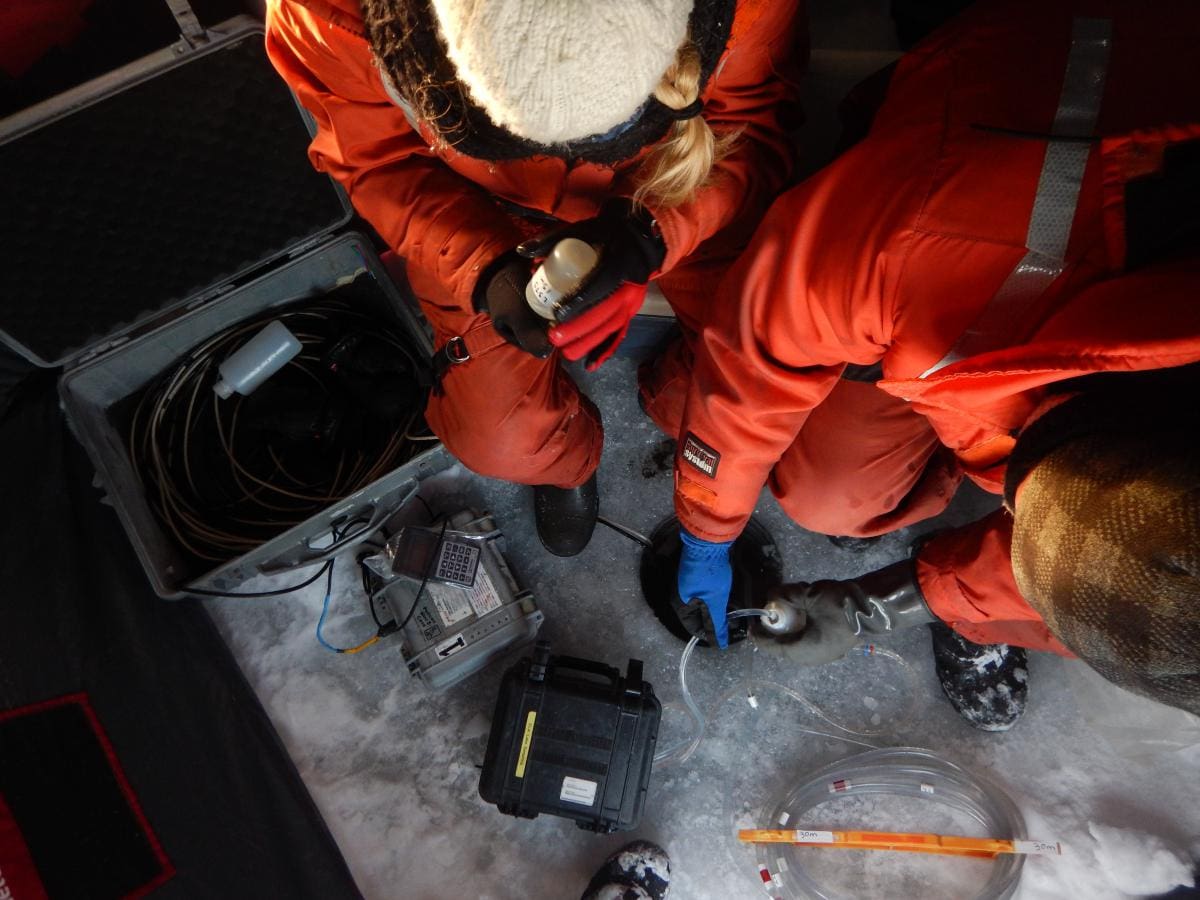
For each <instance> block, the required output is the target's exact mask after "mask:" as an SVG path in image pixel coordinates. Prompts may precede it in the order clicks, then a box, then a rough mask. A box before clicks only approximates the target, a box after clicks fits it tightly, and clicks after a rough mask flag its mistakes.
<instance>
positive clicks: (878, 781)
mask: <svg viewBox="0 0 1200 900" xmlns="http://www.w3.org/2000/svg"><path fill="white" fill-rule="evenodd" d="M835 781H840V782H842V783H843V784H841V785H839V787H838V793H837V794H836V796H837V797H855V796H864V795H869V794H890V795H893V796H903V797H915V798H918V799H921V800H925V801H928V802H931V803H940V804H942V805H943V806H947V807H949V808H951V809H954V810H957V811H958V812H961V813H964V814H965V815H967V816H969V817H970V818H972V819H974V820H975V821H976V822H978V823H979V824H980V825H981V826H982V827H983V829H984V834H986V835H988V836H989V837H997V838H1015V839H1020V838H1024V837H1025V819H1024V817H1023V816H1022V815H1021V811H1020V810H1019V809H1017V807H1016V804H1014V803H1013V801H1012V800H1011V799H1009V797H1008V795H1007V794H1005V793H1004V792H1003V791H1001V790H1000V789H999V788H998V787H996V786H995V785H993V784H992V783H991V782H989V781H987V780H986V779H984V778H980V777H979V776H977V775H974V774H972V773H970V772H968V771H966V770H965V769H963V768H961V767H959V766H957V765H955V764H954V763H952V762H949V761H947V760H945V759H942V758H941V757H939V756H937V755H936V754H935V753H933V751H931V750H923V749H920V748H918V747H892V748H886V749H881V750H869V751H867V752H865V753H859V754H856V755H854V756H850V757H847V758H846V759H843V760H839V761H837V762H834V763H831V764H830V765H828V766H825V767H824V768H822V769H820V770H818V771H817V772H815V773H813V774H812V775H809V776H806V777H805V778H804V780H803V781H801V782H800V783H799V784H797V785H796V786H795V787H794V788H793V789H792V790H791V791H790V792H789V793H788V794H787V796H785V797H784V798H783V799H782V800H781V801H780V802H779V804H778V805H777V806H776V807H775V809H774V810H773V811H772V812H771V816H770V819H769V821H771V822H778V821H779V820H780V819H781V818H784V820H785V821H789V822H791V823H798V822H801V821H803V818H804V814H805V813H806V812H808V811H809V810H811V809H813V808H814V807H816V806H819V805H820V804H822V803H825V802H828V801H829V800H830V798H831V797H833V796H835V795H834V794H831V793H830V785H831V784H832V783H833V782H835ZM757 854H758V862H759V864H760V865H763V866H765V867H766V868H767V869H768V870H769V871H770V872H771V873H772V874H773V875H777V876H778V877H779V879H780V881H782V887H783V890H784V891H785V892H786V894H785V896H788V897H791V898H794V900H800V898H813V900H850V898H848V897H847V896H846V895H841V894H836V893H833V892H831V891H828V890H826V889H825V888H823V887H821V886H820V885H819V884H817V883H816V881H814V880H813V879H812V878H811V877H809V875H808V874H807V872H805V870H804V868H803V866H802V865H801V860H800V858H799V857H800V854H799V853H797V852H796V848H795V847H792V846H791V845H779V844H775V845H766V844H759V845H758V848H757ZM781 855H784V856H786V857H787V859H788V865H787V866H786V867H781V866H779V865H778V863H777V859H778V858H779V857H780V856H781ZM1024 862H1025V857H1024V856H1023V855H1021V854H1016V853H1002V854H999V855H998V856H997V857H996V859H995V862H994V863H993V865H992V871H991V875H990V876H989V878H988V880H987V882H986V883H985V884H984V885H983V887H982V888H981V889H980V891H979V893H977V894H976V895H975V900H1007V898H1009V897H1011V896H1012V895H1013V893H1014V892H1015V891H1016V889H1017V885H1018V883H1019V882H1020V879H1021V868H1022V866H1023V865H1024Z"/></svg>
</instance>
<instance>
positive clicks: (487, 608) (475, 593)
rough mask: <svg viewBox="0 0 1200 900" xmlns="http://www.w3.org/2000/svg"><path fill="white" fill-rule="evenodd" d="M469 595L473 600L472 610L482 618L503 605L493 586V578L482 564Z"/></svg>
mask: <svg viewBox="0 0 1200 900" xmlns="http://www.w3.org/2000/svg"><path fill="white" fill-rule="evenodd" d="M467 593H468V594H469V595H470V598H471V608H472V609H473V610H475V615H477V616H479V617H480V618H482V617H483V616H486V615H487V614H488V613H490V612H491V611H492V610H494V609H499V608H500V607H501V605H502V604H501V603H500V595H499V594H498V593H497V592H496V586H495V585H494V584H492V579H491V576H490V575H488V573H487V570H486V569H485V568H484V567H483V564H482V563H480V566H479V569H478V571H477V572H476V573H475V583H474V584H473V585H471V589H470V590H469V591H468V592H467Z"/></svg>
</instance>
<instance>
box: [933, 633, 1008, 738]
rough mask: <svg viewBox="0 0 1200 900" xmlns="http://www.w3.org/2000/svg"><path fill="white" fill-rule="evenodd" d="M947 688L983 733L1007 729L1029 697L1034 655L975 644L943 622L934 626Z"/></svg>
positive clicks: (937, 657)
mask: <svg viewBox="0 0 1200 900" xmlns="http://www.w3.org/2000/svg"><path fill="white" fill-rule="evenodd" d="M929 628H930V631H931V632H932V634H933V658H934V665H935V667H936V669H937V676H938V681H940V682H941V683H942V690H943V691H945V692H946V696H947V697H948V698H949V699H950V702H951V703H952V704H953V705H954V708H955V709H957V710H958V713H959V715H961V716H962V717H963V718H964V719H966V720H967V721H968V722H970V723H971V724H972V725H974V726H975V727H976V728H979V729H981V730H983V731H1007V730H1008V729H1010V728H1012V727H1013V725H1015V724H1016V721H1017V719H1019V718H1021V713H1023V712H1025V703H1026V701H1027V700H1028V698H1029V684H1028V681H1029V670H1028V668H1027V661H1028V654H1027V653H1026V651H1025V648H1024V647H1011V646H1009V645H1008V644H973V643H971V641H968V640H967V639H966V638H964V637H963V636H962V635H960V634H957V633H956V632H954V631H953V630H951V629H950V628H949V627H948V626H946V625H943V624H942V623H940V622H937V623H934V624H932V625H930V626H929Z"/></svg>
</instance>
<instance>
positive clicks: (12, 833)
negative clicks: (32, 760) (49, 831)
mask: <svg viewBox="0 0 1200 900" xmlns="http://www.w3.org/2000/svg"><path fill="white" fill-rule="evenodd" d="M0 898H3V900H48V898H47V896H46V888H45V886H44V885H43V884H42V879H41V877H40V876H39V875H38V871H37V867H36V866H35V865H34V864H33V857H31V856H30V855H29V847H27V846H26V845H25V838H24V837H23V836H22V835H21V829H20V827H19V826H18V825H17V820H16V819H14V818H13V817H12V813H11V812H9V810H8V806H7V805H6V804H5V802H4V796H3V795H2V794H0Z"/></svg>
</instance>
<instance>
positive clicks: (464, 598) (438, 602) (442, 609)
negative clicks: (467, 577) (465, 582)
mask: <svg viewBox="0 0 1200 900" xmlns="http://www.w3.org/2000/svg"><path fill="white" fill-rule="evenodd" d="M426 590H428V591H429V596H431V597H432V598H433V605H434V606H435V607H436V608H437V611H438V618H440V619H441V620H442V624H443V625H445V626H446V627H447V628H451V627H453V626H454V625H455V624H456V623H458V622H461V621H462V620H463V619H465V618H467V617H468V616H469V615H471V598H470V597H469V596H468V594H467V589H466V588H460V587H454V586H453V585H449V584H428V585H426Z"/></svg>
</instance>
